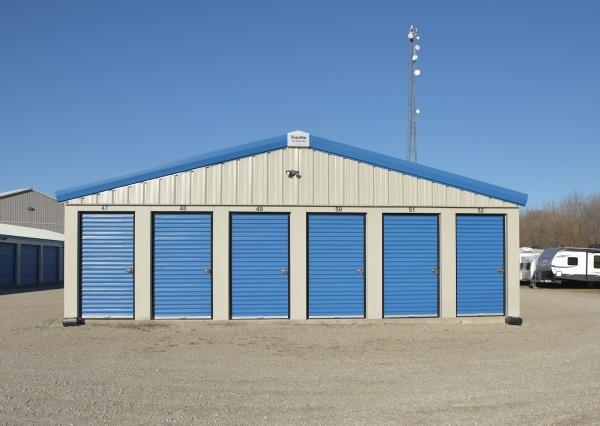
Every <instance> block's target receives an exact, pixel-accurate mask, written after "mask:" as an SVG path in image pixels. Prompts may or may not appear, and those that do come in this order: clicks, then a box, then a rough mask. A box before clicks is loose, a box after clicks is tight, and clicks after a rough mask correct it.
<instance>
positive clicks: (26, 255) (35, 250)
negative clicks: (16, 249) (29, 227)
mask: <svg viewBox="0 0 600 426" xmlns="http://www.w3.org/2000/svg"><path fill="white" fill-rule="evenodd" d="M20 264H21V265H20V266H21V271H20V275H21V284H22V285H27V284H37V283H39V281H40V246H34V245H31V244H21V261H20Z"/></svg>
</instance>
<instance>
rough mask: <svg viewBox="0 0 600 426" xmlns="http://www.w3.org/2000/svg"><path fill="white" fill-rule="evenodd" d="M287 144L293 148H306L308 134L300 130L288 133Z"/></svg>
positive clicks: (308, 140) (307, 145)
mask: <svg viewBox="0 0 600 426" xmlns="http://www.w3.org/2000/svg"><path fill="white" fill-rule="evenodd" d="M287 136H288V138H287V139H288V140H287V146H290V147H294V148H308V147H309V146H310V135H309V134H308V133H306V132H303V131H302V130H296V131H295V132H289V133H288V135H287Z"/></svg>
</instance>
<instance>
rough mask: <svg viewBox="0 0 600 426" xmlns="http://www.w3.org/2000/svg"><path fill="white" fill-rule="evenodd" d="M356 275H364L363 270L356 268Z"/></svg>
mask: <svg viewBox="0 0 600 426" xmlns="http://www.w3.org/2000/svg"><path fill="white" fill-rule="evenodd" d="M356 273H357V274H364V273H365V268H356Z"/></svg>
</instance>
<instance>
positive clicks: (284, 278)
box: [230, 213, 289, 318]
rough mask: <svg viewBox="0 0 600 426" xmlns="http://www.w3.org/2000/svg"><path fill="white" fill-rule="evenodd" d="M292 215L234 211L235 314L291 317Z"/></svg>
mask: <svg viewBox="0 0 600 426" xmlns="http://www.w3.org/2000/svg"><path fill="white" fill-rule="evenodd" d="M288 235H289V215H288V214H287V213H283V214H281V213H258V214H254V213H253V214H246V213H233V214H232V215H231V246H230V250H231V265H230V267H231V317H232V318H289V270H288V268H289V255H288V253H289V237H288Z"/></svg>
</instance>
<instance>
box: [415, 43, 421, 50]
mask: <svg viewBox="0 0 600 426" xmlns="http://www.w3.org/2000/svg"><path fill="white" fill-rule="evenodd" d="M415 50H416V51H417V52H418V51H419V50H421V45H420V44H416V45H415Z"/></svg>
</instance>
